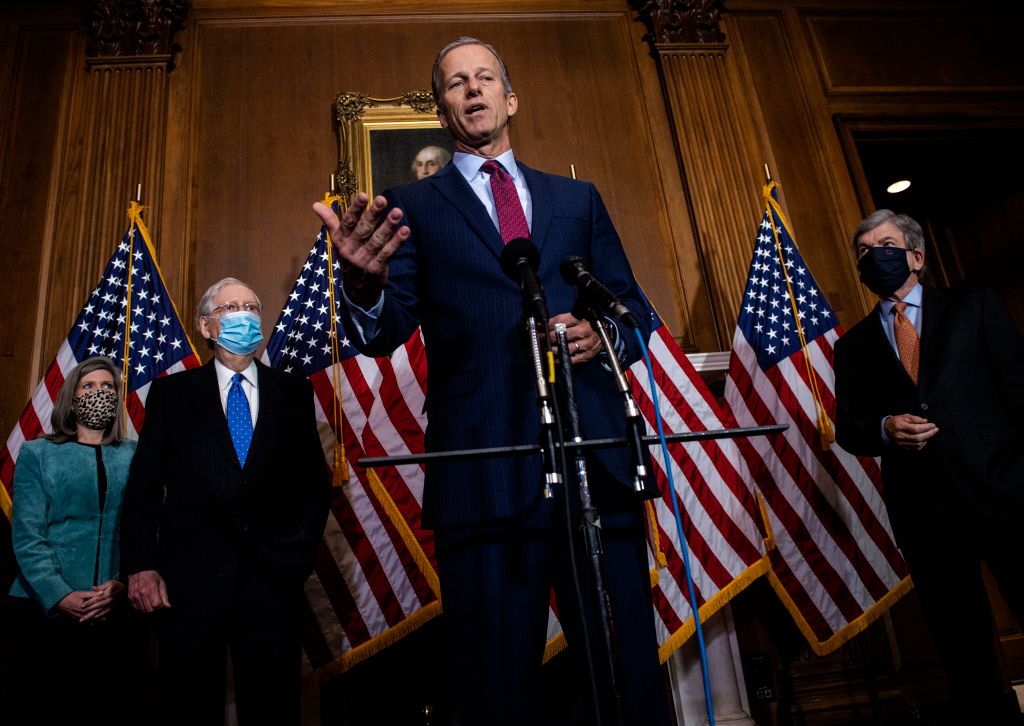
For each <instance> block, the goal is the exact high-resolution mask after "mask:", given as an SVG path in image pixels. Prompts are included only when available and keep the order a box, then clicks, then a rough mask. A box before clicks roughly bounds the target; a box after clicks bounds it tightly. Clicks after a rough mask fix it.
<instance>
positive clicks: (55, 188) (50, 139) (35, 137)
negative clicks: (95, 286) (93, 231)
mask: <svg viewBox="0 0 1024 726" xmlns="http://www.w3.org/2000/svg"><path fill="white" fill-rule="evenodd" d="M3 38H4V43H3V46H2V50H3V55H2V60H3V61H4V69H5V71H6V73H4V80H3V81H2V82H0V88H2V89H3V91H4V93H3V95H2V96H0V99H2V101H0V108H2V109H3V111H2V115H3V121H2V122H0V157H2V162H0V255H2V258H3V285H0V380H3V381H4V385H3V386H0V425H2V426H3V427H4V431H3V434H2V435H3V436H4V437H6V436H7V434H8V432H9V430H10V427H11V426H12V425H13V424H14V422H15V420H16V419H17V417H18V415H19V414H20V413H21V410H22V409H23V408H24V407H25V403H26V402H27V401H28V397H29V395H30V393H31V390H32V387H34V385H35V382H36V379H35V371H34V370H33V351H34V348H35V347H36V346H35V345H34V341H35V338H36V332H37V319H38V314H37V309H38V308H39V307H40V306H41V305H42V304H44V303H45V301H46V300H47V299H48V297H49V287H50V286H49V283H50V277H49V273H48V270H47V268H46V264H47V262H46V258H45V257H44V255H43V254H42V251H43V250H46V249H48V244H47V239H46V237H47V229H48V228H49V227H50V226H52V212H53V208H54V206H55V199H54V193H55V192H56V193H59V191H60V181H61V180H60V178H59V175H60V173H61V169H60V168H54V160H55V157H56V155H57V154H56V150H57V149H59V144H58V143H57V141H58V135H59V133H60V130H61V115H60V113H59V109H60V107H61V101H62V98H63V97H64V90H65V83H66V80H67V76H68V72H69V71H68V67H69V59H70V57H71V56H72V55H73V53H74V50H75V47H76V44H75V31H74V29H73V28H72V27H69V26H63V27H53V26H49V27H47V26H33V25H28V26H21V27H19V26H18V25H17V24H16V23H12V24H5V25H4V26H3ZM55 175H57V176H56V177H55ZM68 325H70V321H69V322H68ZM65 332H67V330H66V328H65ZM53 352H56V349H54V350H53V351H52V352H51V353H50V355H51V357H52V355H53ZM47 362H49V361H47Z"/></svg>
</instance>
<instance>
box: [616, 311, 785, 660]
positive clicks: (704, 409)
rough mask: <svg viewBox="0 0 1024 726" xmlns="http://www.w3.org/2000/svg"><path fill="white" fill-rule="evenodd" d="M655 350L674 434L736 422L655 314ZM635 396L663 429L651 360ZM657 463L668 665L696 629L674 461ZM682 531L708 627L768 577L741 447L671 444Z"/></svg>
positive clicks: (657, 568) (635, 370) (656, 520)
mask: <svg viewBox="0 0 1024 726" xmlns="http://www.w3.org/2000/svg"><path fill="white" fill-rule="evenodd" d="M651 315H652V316H653V321H654V330H653V332H652V334H651V337H650V339H649V340H648V342H647V346H648V349H649V353H650V358H651V365H652V368H653V369H654V379H655V384H656V385H657V388H658V391H657V392H658V402H659V403H660V406H661V417H662V425H663V427H664V430H665V433H666V434H671V433H682V432H686V431H708V430H713V429H721V428H727V427H729V426H730V425H731V424H732V422H731V420H730V419H729V416H728V414H727V413H725V412H723V411H722V410H721V408H720V407H719V405H718V403H717V402H716V401H715V399H714V396H712V394H711V392H710V391H709V390H708V387H707V385H706V384H705V383H704V381H703V379H702V378H701V377H700V374H699V373H698V372H697V371H696V369H695V368H694V366H693V364H692V363H691V362H690V361H689V359H688V358H687V357H686V354H685V353H683V350H682V349H681V348H680V347H679V344H678V343H676V341H675V339H674V338H673V337H672V335H671V334H670V333H669V330H668V328H667V327H665V326H664V325H663V324H662V322H661V320H660V319H659V318H658V316H657V315H656V314H654V313H653V312H652V313H651ZM629 378H630V383H631V385H632V390H633V397H634V398H635V399H636V401H637V404H638V405H639V406H640V410H641V412H642V413H643V416H644V419H645V421H646V423H647V428H648V433H653V432H654V431H655V430H656V423H655V417H654V400H653V398H652V395H651V386H650V379H649V377H648V374H647V369H646V367H645V365H644V362H643V360H640V361H638V362H637V363H635V364H634V365H633V366H632V368H631V369H630V372H629ZM651 451H652V458H653V464H654V469H655V473H656V476H657V481H658V488H659V490H660V491H661V496H660V497H659V498H657V499H654V500H653V502H652V503H650V504H649V505H648V514H649V515H650V522H649V526H648V535H649V537H648V541H649V543H650V545H651V547H650V554H651V560H652V571H651V574H652V596H653V599H654V613H655V618H654V621H655V628H656V630H657V634H658V642H659V644H660V655H661V659H662V661H665V660H666V659H667V658H668V657H669V655H671V654H672V652H673V651H674V650H675V649H676V648H678V647H679V646H680V645H682V643H684V642H685V641H686V639H687V638H689V637H690V635H692V634H693V632H694V630H695V623H694V620H693V614H694V608H693V606H692V604H691V603H690V602H689V599H688V597H687V592H686V580H685V574H684V571H683V561H682V554H681V549H680V543H679V537H678V534H677V529H676V522H675V515H674V513H673V509H672V494H671V492H670V489H669V485H668V479H667V476H666V473H665V472H666V462H665V459H664V457H663V455H662V452H661V449H660V447H657V448H652V450H651ZM669 455H670V456H671V459H672V460H671V462H670V466H671V467H672V476H673V478H674V480H675V485H676V496H677V497H678V506H679V513H680V517H681V519H682V523H683V533H684V534H685V536H686V541H687V544H688V546H689V548H690V553H691V554H690V567H691V574H692V576H693V580H694V593H695V595H696V597H697V601H698V602H697V610H698V612H699V614H700V617H701V621H702V622H704V621H706V620H707V619H708V618H709V617H711V615H713V614H714V613H715V612H716V611H717V610H718V609H719V608H721V607H722V606H723V605H724V604H726V603H727V602H728V601H729V600H730V599H731V598H732V597H733V596H735V595H736V594H737V593H738V592H740V591H741V590H742V589H743V588H744V587H746V585H748V584H749V583H750V582H751V581H752V580H754V579H755V578H757V577H759V576H761V575H762V574H764V572H765V569H766V563H767V561H766V559H765V545H764V533H763V532H762V530H761V515H760V513H759V512H758V505H757V500H756V498H755V495H754V492H753V491H752V490H751V489H750V485H749V481H750V475H749V473H748V470H747V465H746V462H745V461H744V459H743V457H742V455H741V454H740V451H739V448H738V445H737V443H736V441H734V440H732V439H719V440H709V441H702V442H699V443H698V442H695V443H686V444H680V443H677V444H670V445H669Z"/></svg>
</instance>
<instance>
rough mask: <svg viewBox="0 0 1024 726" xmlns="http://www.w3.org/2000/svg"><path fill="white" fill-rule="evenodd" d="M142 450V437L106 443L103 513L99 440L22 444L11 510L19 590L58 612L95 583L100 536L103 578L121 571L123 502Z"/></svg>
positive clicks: (17, 594)
mask: <svg viewBox="0 0 1024 726" xmlns="http://www.w3.org/2000/svg"><path fill="white" fill-rule="evenodd" d="M134 453H135V442H134V441H122V442H121V443H120V444H116V445H108V446H104V447H103V466H104V468H105V469H106V472H107V496H106V502H105V505H104V510H103V512H102V517H101V516H100V515H101V513H100V502H99V486H98V481H99V479H98V474H97V471H96V452H95V450H94V449H93V448H92V447H91V446H83V445H80V444H77V443H74V442H68V443H65V444H55V443H53V442H52V441H47V440H46V439H35V440H34V441H29V442H26V443H25V444H24V445H23V446H22V447H21V452H20V453H19V455H18V464H17V466H16V467H15V469H14V508H13V510H12V513H11V539H12V542H13V544H14V556H15V557H16V558H17V560H18V568H19V570H20V571H19V573H18V578H17V579H16V580H15V581H14V585H13V586H12V587H11V595H13V596H15V597H31V598H35V599H36V600H38V601H39V603H40V604H41V605H42V606H43V610H45V611H46V612H50V611H51V610H52V609H53V607H54V606H55V605H56V604H57V603H59V602H60V601H61V600H63V599H64V597H65V596H66V595H67V594H68V593H70V592H73V591H75V590H89V589H90V588H92V586H93V572H94V570H95V567H96V553H97V542H98V544H99V580H98V582H101V583H102V582H106V581H108V580H115V579H117V578H118V574H119V572H120V567H119V563H120V554H119V551H120V533H119V531H120V527H121V508H122V504H123V503H124V486H125V483H126V482H127V481H128V466H129V464H131V460H132V455H133V454H134ZM101 528H102V529H101Z"/></svg>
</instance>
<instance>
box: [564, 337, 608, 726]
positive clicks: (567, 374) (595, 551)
mask: <svg viewBox="0 0 1024 726" xmlns="http://www.w3.org/2000/svg"><path fill="white" fill-rule="evenodd" d="M555 340H556V341H557V343H558V357H559V364H560V367H561V370H562V387H563V389H564V391H565V408H566V410H567V411H568V413H569V433H570V434H572V440H573V442H574V443H577V444H578V443H580V442H582V441H583V434H582V431H581V430H580V416H579V407H578V406H577V404H576V390H575V386H574V384H573V376H572V359H571V357H570V355H569V340H568V338H567V337H566V334H565V325H564V324H562V323H558V324H557V325H555ZM574 460H575V465H576V478H577V480H578V482H579V487H580V491H579V495H580V507H581V512H580V516H581V524H582V528H583V540H584V542H585V543H586V547H587V555H588V556H589V557H590V564H591V567H592V569H593V571H594V596H595V599H596V601H597V602H596V605H597V612H598V615H599V619H600V623H601V635H602V639H603V640H604V646H605V656H606V658H607V659H608V677H609V679H610V683H611V696H612V699H613V704H614V705H613V708H614V711H613V718H614V723H617V724H621V723H622V699H621V697H620V695H619V686H618V679H617V678H616V677H615V672H616V664H617V662H618V657H617V654H618V647H617V644H616V641H615V619H614V617H613V615H612V603H611V598H610V597H609V596H608V591H607V590H606V589H605V586H604V572H603V570H604V568H603V567H602V555H603V554H604V549H603V547H602V545H601V517H600V515H599V514H598V511H597V507H595V506H594V503H593V500H592V499H591V497H590V483H589V481H588V479H587V461H586V457H585V456H584V453H583V449H582V448H578V449H576V452H575V457H574ZM581 615H582V613H581ZM595 708H596V709H597V712H596V714H595V716H596V717H597V718H598V719H600V703H597V704H595Z"/></svg>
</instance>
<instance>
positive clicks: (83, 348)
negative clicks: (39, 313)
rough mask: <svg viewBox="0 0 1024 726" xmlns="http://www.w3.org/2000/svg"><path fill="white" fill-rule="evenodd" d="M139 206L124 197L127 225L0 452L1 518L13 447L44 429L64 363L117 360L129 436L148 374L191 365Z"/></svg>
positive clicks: (140, 414) (141, 410)
mask: <svg viewBox="0 0 1024 726" xmlns="http://www.w3.org/2000/svg"><path fill="white" fill-rule="evenodd" d="M144 209H145V207H143V206H141V205H139V204H136V203H135V202H132V204H131V207H130V208H129V210H128V216H129V218H130V219H131V226H130V227H129V229H128V231H127V232H126V233H125V236H124V239H122V240H121V244H119V245H118V246H117V249H116V250H115V251H114V255H113V257H111V258H110V261H109V262H108V263H107V266H106V268H105V269H104V270H103V277H102V278H101V279H100V281H99V283H98V284H97V285H96V288H95V289H94V290H93V291H92V293H91V294H90V295H89V298H88V299H87V300H86V301H85V305H83V306H82V312H81V313H79V315H78V319H77V320H75V324H74V325H73V326H72V328H71V330H70V332H68V334H67V337H66V338H65V339H64V342H62V343H61V345H60V348H59V349H58V350H57V355H56V356H55V357H54V359H53V361H52V362H51V363H50V366H49V368H47V370H46V374H45V375H44V376H43V380H42V381H41V382H40V383H39V385H38V386H37V387H36V390H35V393H33V394H32V398H31V400H29V402H28V404H27V405H26V406H25V410H24V411H22V413H21V416H20V418H19V419H18V423H17V424H16V425H15V426H14V430H13V431H11V433H10V435H9V436H8V437H7V444H6V445H5V446H4V448H3V449H2V450H0V484H2V486H0V505H2V506H3V509H4V512H5V513H6V514H7V516H8V517H10V512H11V493H12V492H11V486H12V483H13V481H14V465H15V462H16V461H17V460H18V452H19V451H20V450H21V446H22V444H24V443H25V442H26V441H31V440H32V439H34V438H36V437H37V436H39V435H41V434H43V433H50V430H51V428H50V414H51V413H52V412H53V403H54V400H55V399H56V398H57V393H58V392H59V391H60V387H61V384H63V383H64V377H65V376H66V375H67V374H68V373H69V372H70V371H71V369H72V368H74V367H75V366H76V365H78V364H79V363H80V362H81V361H83V360H85V359H86V358H90V357H92V356H95V355H105V356H109V357H110V358H112V359H113V361H114V363H115V365H119V366H121V368H122V377H123V378H124V381H123V383H122V386H124V388H123V389H122V390H126V391H127V395H126V396H125V404H126V405H125V408H126V411H127V416H126V419H125V423H126V427H125V433H126V435H127V436H129V437H130V438H137V437H138V431H139V430H140V429H141V428H142V422H143V419H144V418H145V410H146V396H147V395H148V393H149V386H150V384H151V383H152V382H153V379H154V378H157V377H158V376H165V375H168V374H170V373H177V372H178V371H181V370H184V369H186V368H195V367H197V366H198V365H199V359H198V357H197V356H196V351H195V349H194V348H193V347H192V342H191V340H190V339H189V337H188V334H187V333H186V332H185V328H184V327H183V326H182V324H181V320H180V318H179V317H178V311H177V310H176V309H175V307H174V303H173V302H172V301H171V296H170V295H168V294H167V290H166V288H165V287H164V281H163V277H162V276H161V274H160V267H159V266H158V265H157V263H156V255H155V253H154V251H153V243H152V242H151V240H150V237H149V230H148V229H146V225H145V224H144V223H143V221H142V211H143V210H144Z"/></svg>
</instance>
